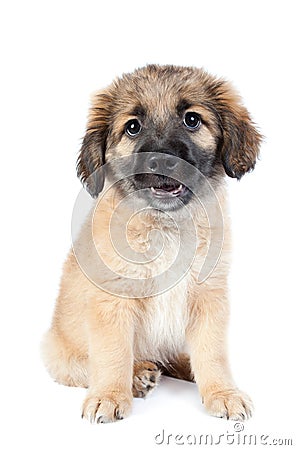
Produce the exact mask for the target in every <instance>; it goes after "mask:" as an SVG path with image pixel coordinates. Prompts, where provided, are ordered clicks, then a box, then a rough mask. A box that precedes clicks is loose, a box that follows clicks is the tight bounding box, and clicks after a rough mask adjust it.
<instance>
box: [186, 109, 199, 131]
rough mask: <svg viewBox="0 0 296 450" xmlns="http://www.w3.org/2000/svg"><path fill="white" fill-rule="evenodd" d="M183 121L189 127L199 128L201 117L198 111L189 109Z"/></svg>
mask: <svg viewBox="0 0 296 450" xmlns="http://www.w3.org/2000/svg"><path fill="white" fill-rule="evenodd" d="M183 123H184V125H185V126H186V127H187V128H191V129H197V128H199V127H200V124H201V117H200V115H199V114H197V113H196V112H193V111H191V112H190V111H189V112H187V113H186V114H185V117H184V120H183Z"/></svg>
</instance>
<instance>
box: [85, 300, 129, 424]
mask: <svg viewBox="0 0 296 450" xmlns="http://www.w3.org/2000/svg"><path fill="white" fill-rule="evenodd" d="M86 320H87V328H88V333H89V364H88V374H89V389H88V394H87V397H86V399H85V402H84V405H83V413H82V415H83V417H86V418H88V419H89V420H90V421H91V422H97V423H100V422H102V423H103V422H113V421H115V420H119V419H123V418H124V417H125V416H126V415H127V414H128V412H129V411H130V409H131V405H132V398H133V396H132V377H133V333H134V330H133V320H132V313H131V311H130V309H129V305H128V300H127V299H118V298H112V297H111V296H110V298H106V299H104V301H103V302H102V301H101V300H94V301H91V302H89V305H88V314H87V319H86Z"/></svg>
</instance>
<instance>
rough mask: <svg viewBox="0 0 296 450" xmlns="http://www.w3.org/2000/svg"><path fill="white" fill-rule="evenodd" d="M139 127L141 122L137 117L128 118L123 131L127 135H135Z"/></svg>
mask: <svg viewBox="0 0 296 450" xmlns="http://www.w3.org/2000/svg"><path fill="white" fill-rule="evenodd" d="M141 129H142V127H141V124H140V122H139V121H138V120H137V119H132V120H129V121H128V122H127V123H126V124H125V133H126V134H127V135H128V136H137V134H139V133H140V131H141Z"/></svg>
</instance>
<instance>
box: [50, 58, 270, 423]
mask: <svg viewBox="0 0 296 450" xmlns="http://www.w3.org/2000/svg"><path fill="white" fill-rule="evenodd" d="M260 141H261V136H260V134H259V133H258V131H257V130H256V128H255V127H254V124H253V123H252V121H251V118H250V115H249V113H248V111H247V110H246V108H245V107H244V106H243V105H242V103H241V99H240V97H239V96H238V95H237V93H236V92H235V91H234V90H233V88H232V86H231V85H230V84H229V83H228V82H227V81H225V80H223V79H218V78H215V77H213V76H211V75H209V74H208V73H206V72H205V71H204V70H202V69H196V68H191V67H175V66H157V65H149V66H146V67H144V68H142V69H138V70H136V71H135V72H133V73H130V74H125V75H123V76H122V77H121V78H118V79H116V80H115V81H114V82H113V83H112V84H111V85H110V86H109V87H107V88H106V89H104V90H102V91H99V92H98V93H97V94H96V95H94V97H93V101H92V106H91V108H90V113H89V118H88V124H87V130H86V134H85V137H84V140H83V144H82V148H81V151H80V154H79V157H78V163H77V172H78V176H79V177H80V179H81V180H82V182H83V184H84V186H85V188H86V189H87V191H88V192H89V193H90V194H91V195H92V196H93V197H94V198H98V199H97V201H95V204H94V206H93V208H92V210H91V212H90V214H89V216H88V218H87V219H86V221H85V223H84V225H83V227H82V229H81V231H80V234H79V236H78V238H77V239H76V240H75V241H74V243H73V248H72V249H71V250H70V253H69V255H68V258H67V260H66V262H65V265H64V270H63V275H62V280H61V286H60V293H59V296H58V299H57V302H56V308H55V312H54V317H53V320H52V325H51V328H50V330H49V332H48V333H47V334H46V337H45V339H44V343H43V355H44V361H45V364H46V366H47V368H48V370H49V372H50V374H51V375H52V377H53V378H54V379H55V380H56V381H57V382H59V383H63V384H65V385H68V386H82V387H86V388H88V391H87V396H86V399H85V402H84V405H83V416H84V417H87V418H88V419H89V420H90V421H92V422H98V423H99V422H110V421H115V420H118V419H122V418H124V417H125V416H126V415H127V414H128V413H129V412H130V410H131V406H132V398H133V396H136V397H145V395H146V394H147V393H148V391H150V390H151V389H152V388H153V387H154V386H155V385H156V384H157V381H158V379H159V376H160V373H161V372H162V373H164V374H166V375H171V376H174V377H177V378H182V379H185V380H190V381H196V383H197V384H198V387H199V392H200V396H201V398H202V401H203V403H204V405H205V408H206V409H207V410H208V411H209V413H210V414H213V415H215V416H217V417H225V418H229V419H234V420H242V419H245V418H248V417H249V416H250V415H251V411H252V403H251V400H250V399H249V397H248V396H247V395H246V394H244V393H242V392H241V391H240V390H238V388H237V387H236V385H235V383H234V381H233V379H232V376H231V373H230V370H229V364H228V358H227V350H226V345H225V341H226V334H227V322H228V308H229V307H228V299H227V297H228V293H227V276H228V270H229V257H230V251H231V250H230V226H229V218H228V214H227V195H226V189H225V182H224V179H225V173H226V174H227V175H228V176H230V177H233V178H237V179H240V178H241V177H242V176H243V175H244V174H245V173H246V172H249V171H250V170H252V169H253V168H254V166H255V162H256V158H257V156H258V152H259V145H260Z"/></svg>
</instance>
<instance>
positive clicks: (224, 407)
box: [203, 389, 253, 420]
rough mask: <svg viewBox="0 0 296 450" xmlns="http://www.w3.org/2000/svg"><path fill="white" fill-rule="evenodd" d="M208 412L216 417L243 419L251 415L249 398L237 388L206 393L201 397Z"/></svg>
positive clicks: (251, 405) (251, 407)
mask: <svg viewBox="0 0 296 450" xmlns="http://www.w3.org/2000/svg"><path fill="white" fill-rule="evenodd" d="M203 402H204V405H205V407H206V409H207V410H208V412H209V413H210V414H211V415H213V416H216V417H223V418H225V419H231V420H245V419H249V418H250V417H251V416H252V411H253V404H252V401H251V399H250V398H249V397H248V396H247V395H246V394H244V393H243V392H241V391H239V390H238V389H226V390H223V391H216V392H212V393H208V394H207V395H206V396H205V397H204V399H203Z"/></svg>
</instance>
